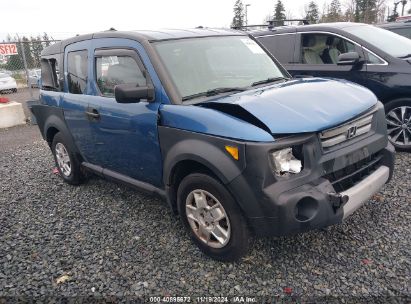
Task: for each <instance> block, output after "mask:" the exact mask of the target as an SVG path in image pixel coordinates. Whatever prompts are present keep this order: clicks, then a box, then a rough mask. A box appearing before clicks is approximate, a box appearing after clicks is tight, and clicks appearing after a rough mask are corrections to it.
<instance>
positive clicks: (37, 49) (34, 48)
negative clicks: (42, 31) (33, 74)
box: [31, 35, 43, 67]
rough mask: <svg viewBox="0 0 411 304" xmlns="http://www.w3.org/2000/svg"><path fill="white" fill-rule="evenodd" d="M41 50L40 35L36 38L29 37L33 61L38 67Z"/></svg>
mask: <svg viewBox="0 0 411 304" xmlns="http://www.w3.org/2000/svg"><path fill="white" fill-rule="evenodd" d="M42 50H43V44H42V42H41V37H40V35H39V36H37V37H36V38H34V37H31V52H32V54H33V61H34V66H35V67H40V60H41V51H42Z"/></svg>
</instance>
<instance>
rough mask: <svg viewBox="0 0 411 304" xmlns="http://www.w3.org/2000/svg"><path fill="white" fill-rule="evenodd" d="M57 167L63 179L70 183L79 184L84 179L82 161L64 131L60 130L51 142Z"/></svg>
mask: <svg viewBox="0 0 411 304" xmlns="http://www.w3.org/2000/svg"><path fill="white" fill-rule="evenodd" d="M51 151H52V153H53V156H54V161H55V163H56V167H57V169H58V171H59V173H60V176H61V177H62V178H63V180H64V181H65V182H66V183H68V184H70V185H79V184H81V183H82V182H83V180H84V174H83V172H82V170H81V163H80V161H79V159H78V158H77V157H76V155H75V154H74V152H73V148H72V147H71V146H70V144H69V141H68V140H67V139H66V137H65V136H64V134H63V133H61V132H58V133H57V134H56V135H55V136H54V138H53V142H52V144H51Z"/></svg>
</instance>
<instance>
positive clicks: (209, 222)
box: [186, 189, 231, 248]
mask: <svg viewBox="0 0 411 304" xmlns="http://www.w3.org/2000/svg"><path fill="white" fill-rule="evenodd" d="M186 216H187V220H188V222H189V224H190V227H191V229H192V230H193V232H194V233H195V235H196V236H197V237H198V238H199V239H200V240H201V241H202V242H204V243H205V244H206V245H207V246H210V247H212V248H223V247H224V246H225V245H227V243H228V242H229V240H230V236H231V226H230V221H229V219H228V216H227V213H226V211H225V210H224V207H223V206H222V204H221V203H220V202H219V201H218V199H216V198H215V197H214V196H213V195H212V194H211V193H209V192H207V191H205V190H200V189H197V190H194V191H191V192H190V193H189V195H188V196H187V199H186Z"/></svg>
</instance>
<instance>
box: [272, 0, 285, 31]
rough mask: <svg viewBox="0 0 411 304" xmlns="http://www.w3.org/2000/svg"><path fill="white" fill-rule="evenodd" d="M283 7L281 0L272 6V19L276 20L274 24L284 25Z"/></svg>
mask: <svg viewBox="0 0 411 304" xmlns="http://www.w3.org/2000/svg"><path fill="white" fill-rule="evenodd" d="M284 19H286V16H285V7H284V4H283V3H282V2H281V0H278V1H277V3H276V5H275V8H274V20H277V22H276V25H284V21H282V20H284Z"/></svg>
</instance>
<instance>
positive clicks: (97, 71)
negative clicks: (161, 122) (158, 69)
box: [88, 38, 162, 186]
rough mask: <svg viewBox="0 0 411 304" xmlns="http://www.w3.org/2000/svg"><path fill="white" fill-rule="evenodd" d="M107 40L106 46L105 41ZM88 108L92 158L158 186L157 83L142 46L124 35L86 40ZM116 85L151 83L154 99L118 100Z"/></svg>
mask: <svg viewBox="0 0 411 304" xmlns="http://www.w3.org/2000/svg"><path fill="white" fill-rule="evenodd" d="M107 45H110V48H107V47H106V46H107ZM91 50H92V52H93V53H92V55H91V57H92V58H90V60H91V62H92V68H91V71H90V72H91V75H90V85H91V96H90V98H89V103H88V111H89V112H90V113H94V114H95V115H94V117H91V118H90V122H91V132H92V133H93V135H94V137H95V142H94V144H95V151H96V153H98V163H96V165H101V166H102V167H103V168H105V169H109V170H111V171H115V172H117V173H120V174H123V175H126V176H129V177H131V178H134V179H137V180H139V181H143V182H147V183H150V184H153V185H155V186H161V181H162V157H161V151H160V145H159V139H158V131H157V122H158V108H159V106H160V102H161V100H160V99H161V91H162V90H161V84H160V81H159V80H158V78H157V75H156V73H155V72H154V69H153V67H152V66H151V63H150V60H149V59H148V57H147V55H146V53H145V50H144V48H143V47H142V46H141V45H140V44H139V43H138V42H135V41H132V40H128V39H115V38H106V39H95V40H93V41H92V46H91ZM117 84H133V85H136V86H146V85H148V86H154V88H155V99H154V100H153V101H147V100H142V101H140V102H136V103H129V104H121V103H117V102H116V100H115V98H114V87H115V85H117Z"/></svg>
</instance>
